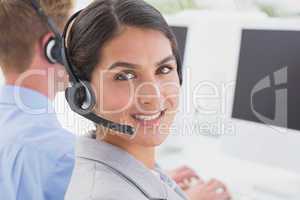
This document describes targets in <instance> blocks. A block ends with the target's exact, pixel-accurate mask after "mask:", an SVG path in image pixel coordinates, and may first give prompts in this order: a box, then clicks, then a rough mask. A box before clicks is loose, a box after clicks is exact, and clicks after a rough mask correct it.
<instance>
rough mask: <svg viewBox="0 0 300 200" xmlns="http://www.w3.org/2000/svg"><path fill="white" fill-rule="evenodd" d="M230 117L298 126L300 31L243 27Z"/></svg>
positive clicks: (299, 127) (293, 127) (299, 114)
mask: <svg viewBox="0 0 300 200" xmlns="http://www.w3.org/2000/svg"><path fill="white" fill-rule="evenodd" d="M232 117H233V118H237V119H242V120H248V121H252V122H259V123H263V124H268V125H275V126H280V127H285V128H291V129H296V130H300V31H290V30H289V31H282V30H281V31H279V30H249V29H245V30H243V32H242V40H241V48H240V57H239V64H238V72H237V78H236V86H235V95H234V104H233V112H232Z"/></svg>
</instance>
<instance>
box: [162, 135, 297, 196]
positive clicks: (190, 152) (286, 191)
mask: <svg viewBox="0 0 300 200" xmlns="http://www.w3.org/2000/svg"><path fill="white" fill-rule="evenodd" d="M220 142H221V140H220V139H218V138H210V137H205V136H171V138H170V140H169V141H167V144H166V145H165V146H163V147H162V148H161V149H159V151H158V155H159V163H160V164H161V166H162V167H163V168H165V169H172V168H174V167H176V166H178V165H182V164H187V165H189V166H190V167H192V168H193V169H195V170H196V171H197V172H198V173H199V174H200V175H201V177H203V178H204V179H205V180H208V179H210V178H217V179H219V180H221V181H223V182H224V183H225V184H226V185H227V186H228V188H229V189H230V191H231V192H232V193H233V196H235V194H236V193H241V192H242V193H251V194H255V193H257V192H258V190H259V191H269V192H272V193H273V192H275V193H278V195H282V196H284V195H288V196H291V197H295V196H296V197H298V198H297V199H299V197H300V175H299V174H296V173H293V172H289V171H286V170H283V169H280V168H276V167H271V166H266V165H263V164H259V163H254V162H250V161H247V160H241V159H238V158H234V157H231V156H230V155H225V154H224V153H222V152H221V151H220ZM180 145H181V146H182V147H184V148H179V146H180ZM266 199H267V200H269V199H270V198H266ZM281 199H287V198H284V197H283V198H281ZM289 199H294V198H289Z"/></svg>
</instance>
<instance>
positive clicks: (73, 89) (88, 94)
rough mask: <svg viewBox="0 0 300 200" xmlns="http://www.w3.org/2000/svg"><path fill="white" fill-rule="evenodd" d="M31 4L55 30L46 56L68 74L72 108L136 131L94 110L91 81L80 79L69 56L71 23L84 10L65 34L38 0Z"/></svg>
mask: <svg viewBox="0 0 300 200" xmlns="http://www.w3.org/2000/svg"><path fill="white" fill-rule="evenodd" d="M31 4H32V6H33V8H34V10H35V11H36V12H37V14H38V16H39V17H41V18H42V19H43V20H44V21H45V22H46V24H47V26H48V28H49V29H50V30H51V31H52V32H53V34H54V36H53V37H51V38H50V39H49V40H48V42H47V43H46V45H45V48H44V49H45V56H46V58H47V60H48V61H49V62H50V63H52V64H55V63H59V64H62V65H63V66H64V67H65V69H66V71H67V73H68V75H69V81H70V86H69V87H68V88H67V89H66V91H65V97H66V99H67V102H68V104H69V106H70V108H71V109H72V110H73V111H74V112H76V113H78V114H79V115H81V116H83V117H85V118H87V119H89V120H91V121H93V122H94V123H96V124H100V125H102V126H104V127H106V128H109V129H111V130H114V131H118V132H121V133H125V134H128V135H133V134H134V132H135V129H134V127H131V126H128V125H123V124H118V123H115V122H112V121H110V120H107V119H104V118H102V117H100V116H98V115H96V114H95V113H94V112H93V109H94V107H95V104H96V97H95V94H94V91H93V90H92V87H91V85H90V83H89V82H87V81H83V80H80V78H79V77H77V75H76V73H75V70H74V69H75V68H74V66H73V65H72V63H71V62H70V59H69V57H68V50H67V47H66V39H67V38H66V37H67V32H68V30H69V26H70V24H71V23H72V22H73V21H74V20H75V18H76V17H77V16H78V15H79V14H80V13H81V11H82V10H80V11H78V12H76V13H75V14H74V15H72V16H71V17H70V19H69V20H68V22H67V23H66V26H65V28H64V31H63V34H62V35H61V34H60V31H59V29H58V28H57V26H56V25H55V23H54V21H53V20H52V19H51V18H50V17H49V16H47V15H46V14H45V12H44V11H43V9H42V7H41V6H40V4H39V3H38V2H37V1H36V0H31ZM79 98H80V99H83V101H78V99H79Z"/></svg>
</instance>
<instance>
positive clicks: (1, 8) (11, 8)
mask: <svg viewBox="0 0 300 200" xmlns="http://www.w3.org/2000/svg"><path fill="white" fill-rule="evenodd" d="M36 1H37V2H38V3H39V4H40V6H41V7H42V8H43V10H44V11H45V13H46V14H47V15H48V16H50V17H51V18H52V19H53V21H54V22H55V23H56V24H57V25H58V27H59V29H60V31H62V29H63V27H64V24H65V23H66V21H67V19H68V17H69V15H70V14H71V9H72V7H73V2H72V1H73V0H36ZM52 37H53V33H52V32H50V30H49V29H48V27H47V25H46V24H45V22H44V21H43V19H41V17H40V16H38V15H37V12H36V10H34V9H33V6H32V2H31V0H0V66H1V69H2V72H3V74H4V78H5V85H4V86H2V87H0V127H1V129H0V194H1V195H0V196H1V199H5V200H62V199H64V194H65V191H66V189H67V186H68V183H69V179H70V176H71V174H72V169H73V162H74V161H73V160H74V151H73V147H74V136H73V135H72V134H71V133H69V132H67V131H66V130H64V129H63V128H62V127H61V126H60V124H59V122H58V120H57V118H56V115H55V112H54V108H53V106H52V100H53V99H54V97H55V95H56V93H57V92H58V91H60V90H63V89H64V88H65V86H66V83H67V81H66V80H67V78H66V74H65V72H64V70H63V66H62V65H60V64H58V63H57V62H55V61H53V60H51V58H50V59H49V57H47V56H46V54H47V53H49V52H47V51H48V50H49V49H47V48H46V46H47V45H49V43H51V42H53V41H52ZM50 48H51V47H50Z"/></svg>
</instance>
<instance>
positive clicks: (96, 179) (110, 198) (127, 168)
mask: <svg viewBox="0 0 300 200" xmlns="http://www.w3.org/2000/svg"><path fill="white" fill-rule="evenodd" d="M155 171H156V172H157V174H158V175H157V176H156V175H155V174H154V173H152V172H151V171H150V170H149V169H148V168H146V167H145V166H144V165H143V164H142V163H141V162H139V161H138V160H136V159H135V158H134V157H133V156H131V155H130V154H128V153H127V152H126V151H124V150H122V149H120V148H118V147H116V146H114V145H111V144H108V143H106V142H101V141H98V140H96V139H93V138H92V137H86V136H85V137H80V138H79V139H78V141H77V146H76V164H75V168H74V171H73V175H72V178H71V182H70V185H69V188H68V190H67V193H66V196H65V200H148V199H152V200H154V199H155V200H158V199H159V200H163V199H166V200H187V198H186V196H185V194H184V193H183V192H182V191H181V189H180V188H179V187H178V186H177V185H176V183H175V182H174V181H172V180H171V179H170V178H169V177H167V176H166V175H165V174H164V173H163V172H162V171H161V170H160V169H159V167H157V168H156V169H155ZM159 177H160V178H159Z"/></svg>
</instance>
